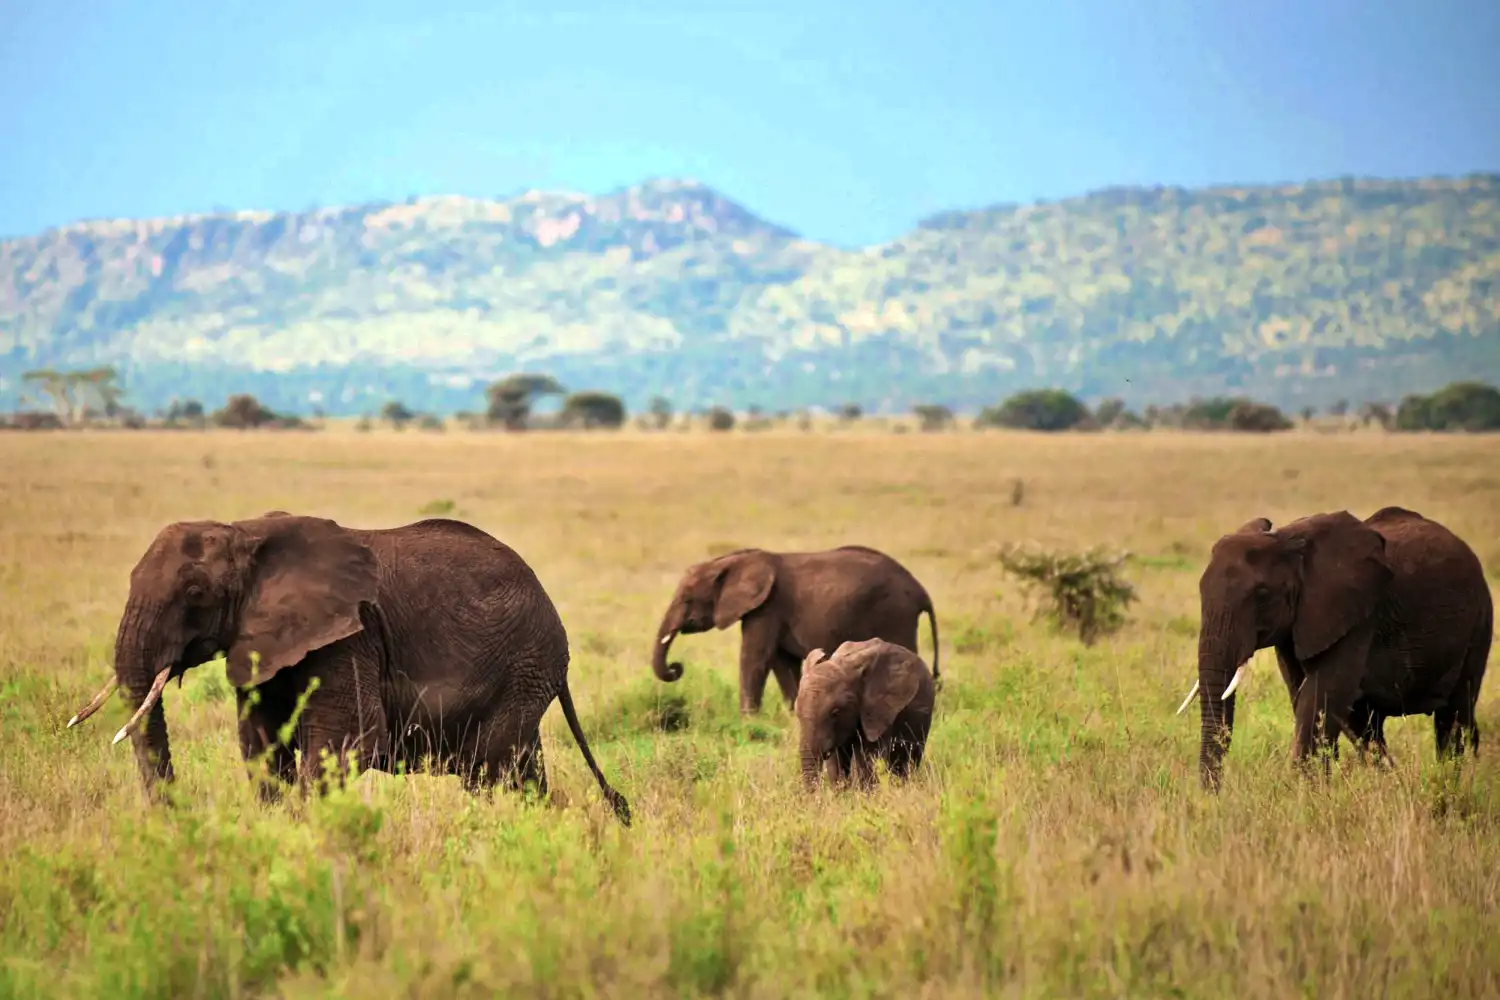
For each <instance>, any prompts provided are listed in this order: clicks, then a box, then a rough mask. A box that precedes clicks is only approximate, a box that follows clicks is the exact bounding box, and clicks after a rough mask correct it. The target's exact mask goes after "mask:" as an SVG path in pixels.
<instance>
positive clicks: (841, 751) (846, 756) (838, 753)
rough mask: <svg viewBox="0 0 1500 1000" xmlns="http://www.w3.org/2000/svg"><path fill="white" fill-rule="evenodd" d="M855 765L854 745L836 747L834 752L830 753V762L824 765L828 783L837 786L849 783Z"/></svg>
mask: <svg viewBox="0 0 1500 1000" xmlns="http://www.w3.org/2000/svg"><path fill="white" fill-rule="evenodd" d="M853 765H854V747H853V746H852V745H849V746H841V747H836V748H835V749H834V751H833V753H831V754H829V755H828V762H827V763H826V764H825V765H824V769H825V773H826V774H827V776H828V783H829V784H830V785H833V786H835V787H843V786H844V785H846V784H848V782H849V777H850V774H851V772H852V769H853Z"/></svg>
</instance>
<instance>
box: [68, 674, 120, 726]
mask: <svg viewBox="0 0 1500 1000" xmlns="http://www.w3.org/2000/svg"><path fill="white" fill-rule="evenodd" d="M119 686H120V681H119V679H118V678H116V679H114V680H111V681H110V682H109V683H108V684H106V685H104V687H102V688H100V689H99V693H98V694H96V695H94V697H93V698H91V699H90V700H89V703H88V704H87V705H85V706H83V707H82V708H80V709H79V710H78V714H77V715H75V716H73V717H72V718H71V719H69V720H68V728H69V729H72V728H73V727H74V726H76V725H78V724H79V723H80V722H82V721H83V720H84V719H87V718H88V717H89V716H91V715H93V714H94V713H95V712H97V711H99V707H100V706H101V705H103V704H104V703H105V702H106V701H108V700H109V696H110V695H112V694H114V693H115V688H117V687H119Z"/></svg>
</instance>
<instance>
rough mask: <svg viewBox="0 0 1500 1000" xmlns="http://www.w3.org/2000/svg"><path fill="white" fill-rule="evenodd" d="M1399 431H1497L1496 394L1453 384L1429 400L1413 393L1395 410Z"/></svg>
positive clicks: (1499, 401) (1499, 409)
mask: <svg viewBox="0 0 1500 1000" xmlns="http://www.w3.org/2000/svg"><path fill="white" fill-rule="evenodd" d="M1395 423H1396V429H1397V430H1399V431H1493V430H1500V390H1497V389H1496V388H1495V387H1494V386H1492V385H1486V384H1485V383H1483V382H1454V383H1452V384H1451V385H1448V386H1446V387H1445V388H1442V389H1439V390H1438V391H1437V392H1435V393H1433V394H1432V395H1430V396H1423V395H1419V394H1415V393H1413V394H1412V395H1409V396H1407V397H1406V398H1405V399H1403V400H1401V405H1400V406H1399V407H1398V408H1397V410H1396V419H1395Z"/></svg>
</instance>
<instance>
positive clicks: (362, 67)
mask: <svg viewBox="0 0 1500 1000" xmlns="http://www.w3.org/2000/svg"><path fill="white" fill-rule="evenodd" d="M549 8H552V9H551V10H549ZM0 24H3V25H4V26H5V27H4V29H3V30H0V234H9V235H17V234H23V233H29V232H34V231H37V230H39V229H42V228H45V227H48V226H52V225H57V224H61V223H65V222H69V221H72V220H75V219H79V218H93V217H100V216H149V215H165V214H173V213H179V212H189V211H205V210H209V209H212V208H214V207H217V206H228V207H235V208H241V207H243V208H272V209H300V208H306V207H308V206H310V205H313V204H329V203H347V202H354V201H363V200H376V199H400V198H405V197H407V196H408V195H411V194H435V193H459V194H470V195H506V194H511V193H516V192H519V191H521V190H524V189H527V188H532V187H541V188H565V189H569V190H575V191H583V192H590V193H599V192H603V191H607V190H611V189H613V188H616V187H619V186H622V185H625V184H630V183H634V182H637V181H640V180H642V179H644V178H647V177H652V176H691V177H696V178H698V179H700V180H702V181H704V182H706V183H708V184H710V185H712V186H714V187H715V188H718V189H719V190H721V191H722V192H723V193H725V194H726V195H728V196H729V197H731V198H734V199H735V200H737V201H739V202H741V203H743V204H744V205H746V206H747V207H749V208H750V209H752V210H753V211H756V212H758V213H759V214H761V215H763V216H765V217H767V218H769V219H772V220H774V221H776V222H780V223H782V224H784V225H788V226H790V227H792V228H793V229H796V230H798V231H800V232H802V233H804V234H805V235H808V236H810V237H813V238H816V239H821V240H826V241H830V242H834V243H838V244H841V245H845V246H852V245H860V244H869V243H874V242H879V241H882V240H886V239H890V238H892V237H894V236H896V235H898V234H900V233H901V232H902V231H904V230H906V229H908V228H910V227H911V226H912V225H913V224H914V223H915V222H916V221H917V220H918V219H920V218H921V217H923V216H924V215H927V214H930V213H932V212H935V211H940V210H944V209H949V208H964V207H975V206H980V205H985V204H990V203H993V202H999V201H1030V200H1034V199H1037V198H1055V197H1065V196H1069V195H1074V194H1080V193H1083V192H1085V191H1087V190H1090V189H1094V188H1098V187H1103V186H1108V185H1112V184H1132V183H1175V184H1186V185H1200V184H1209V183H1218V182H1262V181H1280V180H1302V179H1306V178H1309V177H1329V176H1337V175H1341V174H1350V173H1352V174H1357V175H1378V176H1413V175H1422V174H1433V173H1438V174H1461V173H1467V172H1470V171H1476V170H1486V171H1493V170H1500V101H1497V95H1500V59H1496V58H1495V57H1494V53H1495V52H1496V51H1500V3H1497V2H1496V0H1425V2H1421V3H1419V2H1415V0H1377V2H1374V3H1371V2H1368V0H1365V2H1354V0H1312V2H1308V3H1294V2H1291V0H1255V2H1253V3H1240V2H1234V3H1229V2H1224V3H1218V4H1211V3H1200V4H1191V3H1188V2H1185V0H1132V2H1113V3H1108V2H1084V0H1043V2H1027V3H1013V2H1001V0H950V2H948V3H922V4H919V3H906V4H894V3H878V2H865V3H855V2H847V3H829V2H814V0H800V2H788V0H774V2H760V3H753V4H752V3H748V2H745V0H733V2H731V0H719V2H708V0H705V2H703V3H701V4H683V5H669V4H629V3H619V2H616V3H583V4H578V3H575V4H571V5H563V4H543V3H534V4H530V5H522V4H508V3H498V2H497V3H488V4H485V3H476V4H471V5H464V4H457V3H447V2H443V0H425V2H421V3H406V4H397V3H390V2H384V0H365V2H362V3H358V4H355V3H334V2H331V0H319V2H315V3H309V2H306V0H302V2H283V0H256V2H239V0H207V2H205V0H132V2H130V3H125V2H120V0H37V2H31V3H17V2H15V0H0Z"/></svg>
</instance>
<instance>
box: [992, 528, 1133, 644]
mask: <svg viewBox="0 0 1500 1000" xmlns="http://www.w3.org/2000/svg"><path fill="white" fill-rule="evenodd" d="M1129 558H1130V556H1129V554H1128V553H1119V554H1114V555H1110V554H1107V553H1105V552H1104V551H1103V550H1101V549H1097V548H1095V549H1089V550H1088V551H1086V552H1082V553H1071V552H1046V551H1039V550H1034V549H1026V548H1023V547H1018V546H1006V547H1004V548H1002V549H1001V550H1000V565H1001V567H1002V568H1003V569H1005V571H1006V572H1008V573H1010V574H1012V575H1013V576H1017V577H1019V578H1020V579H1021V580H1022V581H1023V584H1024V585H1025V586H1027V587H1028V588H1029V589H1030V590H1031V591H1032V592H1033V593H1036V594H1039V595H1040V596H1041V598H1042V601H1041V605H1040V606H1039V608H1038V610H1037V613H1038V616H1039V617H1045V618H1048V619H1050V620H1051V621H1052V622H1053V624H1055V625H1057V626H1058V627H1059V628H1063V629H1066V630H1069V631H1073V632H1076V633H1077V634H1078V638H1079V639H1081V640H1082V641H1083V643H1084V645H1086V646H1091V645H1093V644H1094V641H1095V640H1096V639H1098V638H1099V637H1100V636H1102V635H1106V634H1108V633H1110V632H1113V631H1115V630H1116V629H1118V628H1119V627H1120V626H1121V625H1123V624H1124V623H1125V609H1126V607H1127V606H1128V605H1129V604H1130V603H1131V602H1132V601H1135V600H1136V599H1137V597H1136V592H1135V588H1134V587H1132V586H1131V585H1130V583H1128V582H1127V581H1126V580H1125V579H1124V578H1123V577H1122V576H1121V575H1120V567H1121V566H1123V565H1124V564H1125V562H1126V560H1128V559H1129Z"/></svg>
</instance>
